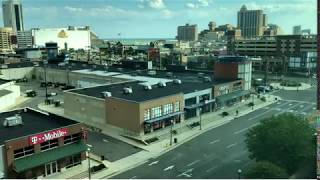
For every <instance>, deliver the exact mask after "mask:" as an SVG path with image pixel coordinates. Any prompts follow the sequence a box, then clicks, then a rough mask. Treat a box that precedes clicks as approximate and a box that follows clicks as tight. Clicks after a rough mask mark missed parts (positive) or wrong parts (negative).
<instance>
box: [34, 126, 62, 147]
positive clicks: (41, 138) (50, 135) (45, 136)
mask: <svg viewBox="0 0 320 180" xmlns="http://www.w3.org/2000/svg"><path fill="white" fill-rule="evenodd" d="M67 134H68V129H67V128H63V129H58V130H54V131H49V132H46V133H41V134H37V135H33V136H30V137H29V144H30V145H35V144H40V143H43V142H46V141H49V140H52V139H57V138H60V137H63V136H66V135H67Z"/></svg>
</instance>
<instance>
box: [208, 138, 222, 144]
mask: <svg viewBox="0 0 320 180" xmlns="http://www.w3.org/2000/svg"><path fill="white" fill-rule="evenodd" d="M218 142H220V139H216V140H214V141H211V142H210V144H215V143H218Z"/></svg>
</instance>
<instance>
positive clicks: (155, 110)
mask: <svg viewBox="0 0 320 180" xmlns="http://www.w3.org/2000/svg"><path fill="white" fill-rule="evenodd" d="M151 112H152V118H156V117H160V116H161V115H162V114H161V106H159V107H155V108H152V109H151Z"/></svg>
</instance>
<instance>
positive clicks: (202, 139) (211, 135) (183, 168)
mask: <svg viewBox="0 0 320 180" xmlns="http://www.w3.org/2000/svg"><path fill="white" fill-rule="evenodd" d="M273 94H275V95H279V96H281V97H283V100H281V101H278V102H276V103H274V104H271V105H269V106H266V107H264V108H262V109H259V110H256V111H254V112H252V113H249V114H247V115H245V116H242V117H239V118H237V119H235V120H233V121H231V122H230V123H227V124H225V125H222V126H220V127H217V128H214V129H212V130H210V131H207V132H205V133H203V134H201V135H200V136H197V137H196V138H194V139H192V140H190V141H188V142H186V143H184V144H182V145H180V146H179V147H177V148H175V149H173V150H172V151H169V152H167V153H165V154H163V155H161V156H160V157H158V158H154V159H150V160H149V161H148V162H146V163H145V164H143V165H141V166H138V167H135V168H133V169H131V170H128V171H126V172H123V173H122V174H118V175H116V176H114V177H112V178H121V179H130V178H131V179H135V178H138V179H144V178H155V179H159V178H160V179H171V178H177V179H179V178H199V179H200V178H213V179H220V178H228V179H235V178H238V175H239V174H238V173H237V171H238V169H241V170H242V172H243V171H244V170H245V169H246V168H247V167H248V166H249V165H250V163H251V160H250V159H249V158H248V152H247V149H246V144H245V142H244V140H245V133H246V132H248V130H249V129H250V128H252V127H254V126H256V125H258V124H259V121H260V120H262V119H264V118H267V117H271V116H273V115H279V114H281V113H284V112H290V113H295V114H298V115H302V116H305V115H307V114H309V113H313V112H315V111H316V108H315V107H316V104H315V100H316V98H315V88H312V89H310V90H305V91H299V92H296V91H282V90H280V91H277V92H274V93H273ZM240 176H241V174H240Z"/></svg>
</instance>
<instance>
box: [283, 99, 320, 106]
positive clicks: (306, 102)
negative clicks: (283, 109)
mask: <svg viewBox="0 0 320 180" xmlns="http://www.w3.org/2000/svg"><path fill="white" fill-rule="evenodd" d="M281 101H286V102H296V103H305V104H314V105H315V104H317V103H314V102H313V103H312V102H308V101H298V100H285V99H282V100H281Z"/></svg>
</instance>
